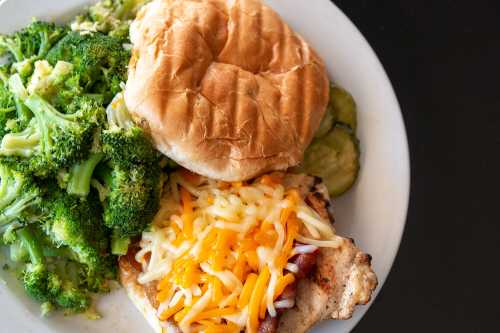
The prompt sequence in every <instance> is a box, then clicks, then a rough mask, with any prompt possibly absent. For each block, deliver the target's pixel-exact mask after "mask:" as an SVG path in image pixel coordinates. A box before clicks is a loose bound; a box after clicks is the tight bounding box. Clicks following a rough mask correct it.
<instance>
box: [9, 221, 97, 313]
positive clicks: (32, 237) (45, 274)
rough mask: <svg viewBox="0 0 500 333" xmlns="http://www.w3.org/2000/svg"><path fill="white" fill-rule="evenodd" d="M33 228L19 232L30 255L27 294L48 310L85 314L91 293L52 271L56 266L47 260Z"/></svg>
mask: <svg viewBox="0 0 500 333" xmlns="http://www.w3.org/2000/svg"><path fill="white" fill-rule="evenodd" d="M33 229H34V228H33V227H24V228H22V229H20V230H19V231H18V235H19V239H20V242H21V244H22V246H23V247H24V248H26V249H27V252H28V253H29V262H28V263H27V264H26V268H25V269H24V271H23V274H22V282H23V286H24V288H25V290H26V292H27V293H28V295H30V296H31V297H33V298H34V299H36V300H37V301H39V302H42V303H43V305H42V306H43V308H45V309H46V308H51V306H49V304H51V305H52V306H56V307H58V308H62V309H65V310H66V311H69V312H72V313H77V312H83V311H85V310H86V309H88V308H89V306H90V296H89V294H88V292H87V291H86V290H85V289H82V288H81V287H79V286H78V285H77V284H75V283H74V282H73V281H71V280H68V279H63V277H62V276H60V274H58V273H57V272H55V269H51V266H52V265H51V264H50V263H49V262H47V260H46V258H45V257H44V253H43V249H42V242H41V240H40V239H39V238H38V237H37V235H36V232H34V231H33Z"/></svg>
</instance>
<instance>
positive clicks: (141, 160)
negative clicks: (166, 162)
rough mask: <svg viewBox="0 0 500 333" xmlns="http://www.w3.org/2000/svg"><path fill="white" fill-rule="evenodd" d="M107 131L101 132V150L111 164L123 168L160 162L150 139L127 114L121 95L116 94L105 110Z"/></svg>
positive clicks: (158, 154)
mask: <svg viewBox="0 0 500 333" xmlns="http://www.w3.org/2000/svg"><path fill="white" fill-rule="evenodd" d="M106 116H107V119H108V129H106V130H104V131H103V132H102V136H101V140H102V148H103V151H104V153H105V154H106V155H107V157H108V158H110V159H111V160H112V161H113V163H115V164H119V165H120V166H121V167H124V168H133V167H134V166H135V165H138V164H148V165H149V164H153V163H158V162H159V160H160V153H159V152H158V151H157V150H156V149H155V148H154V146H153V144H152V142H151V139H150V138H149V137H148V135H147V134H146V133H145V132H144V130H143V129H142V128H140V127H139V126H137V125H136V124H135V123H134V121H133V120H132V118H131V116H130V114H129V113H128V111H127V109H126V107H125V102H124V100H123V94H122V93H118V94H117V95H116V96H115V97H114V98H113V101H112V102H111V103H110V105H109V106H108V107H107V109H106Z"/></svg>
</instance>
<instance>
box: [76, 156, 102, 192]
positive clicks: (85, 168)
mask: <svg viewBox="0 0 500 333" xmlns="http://www.w3.org/2000/svg"><path fill="white" fill-rule="evenodd" d="M103 157H104V154H103V153H91V154H90V156H89V157H88V158H87V159H86V160H83V161H80V162H77V163H76V164H75V165H73V166H72V168H71V171H70V174H69V180H68V186H67V190H68V193H69V194H75V195H79V196H86V195H88V194H89V191H90V182H91V180H92V176H93V173H94V169H95V168H96V166H97V165H98V164H99V162H100V161H101V160H102V158H103Z"/></svg>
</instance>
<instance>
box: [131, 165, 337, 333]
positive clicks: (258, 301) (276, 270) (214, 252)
mask: <svg viewBox="0 0 500 333" xmlns="http://www.w3.org/2000/svg"><path fill="white" fill-rule="evenodd" d="M281 182H282V179H281V178H280V177H276V176H271V175H267V176H263V177H261V178H260V179H259V181H256V182H254V183H252V184H248V183H245V182H234V183H227V182H220V181H214V180H210V179H206V178H203V177H201V176H198V175H194V174H192V173H189V172H186V171H180V172H177V173H174V174H172V175H171V177H170V183H169V186H170V190H169V191H168V196H167V197H166V202H165V203H164V205H163V206H164V207H163V208H162V209H163V210H164V212H163V214H159V217H157V218H156V219H155V221H154V223H153V225H152V227H151V229H150V230H149V231H146V232H144V233H143V235H142V240H141V242H140V247H141V249H140V251H139V252H138V253H137V254H136V260H137V261H138V262H139V263H141V265H142V273H141V274H140V276H139V278H138V281H139V283H142V284H146V283H151V282H156V283H157V290H158V293H157V296H156V298H157V301H158V303H159V304H160V306H159V308H158V317H159V319H160V320H162V321H166V320H170V321H173V322H174V323H175V324H176V325H177V326H178V327H179V328H180V329H181V330H182V331H183V332H240V331H241V330H246V331H247V332H249V333H251V332H257V331H258V328H259V323H260V321H261V320H262V319H264V317H265V316H266V313H268V314H269V315H270V316H276V315H277V311H276V307H278V308H279V307H280V306H283V304H293V302H291V301H290V302H285V303H283V301H279V296H280V295H281V294H282V293H283V291H284V290H285V288H286V287H287V286H288V285H290V284H292V283H294V282H295V279H296V278H295V273H297V269H298V268H297V265H295V264H293V263H291V262H289V260H290V259H291V258H292V257H293V256H294V255H296V254H298V253H307V252H311V251H315V249H317V247H321V246H325V247H336V246H338V245H339V242H340V241H339V239H338V237H337V236H336V235H335V230H334V229H333V228H332V226H331V225H330V223H329V221H324V220H323V219H322V218H321V217H320V216H319V215H318V214H317V213H316V212H315V211H314V210H313V209H311V208H310V207H309V206H308V205H307V204H306V203H305V202H304V201H303V200H302V199H301V197H300V195H299V193H298V191H297V190H294V189H291V190H290V189H289V190H286V189H285V188H284V186H283V185H282V184H281ZM297 242H300V243H302V244H296V243H297Z"/></svg>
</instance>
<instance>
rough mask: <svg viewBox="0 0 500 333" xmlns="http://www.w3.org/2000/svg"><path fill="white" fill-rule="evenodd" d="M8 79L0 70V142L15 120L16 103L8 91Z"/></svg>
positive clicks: (0, 69)
mask: <svg viewBox="0 0 500 333" xmlns="http://www.w3.org/2000/svg"><path fill="white" fill-rule="evenodd" d="M7 85H8V78H7V76H6V75H5V73H4V72H3V70H2V68H0V140H1V138H3V136H4V135H5V134H7V133H8V132H9V131H10V128H9V127H10V125H11V124H12V122H15V119H16V113H15V112H14V111H16V102H15V100H14V95H13V94H12V93H11V92H10V91H9V89H8V86H7Z"/></svg>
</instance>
